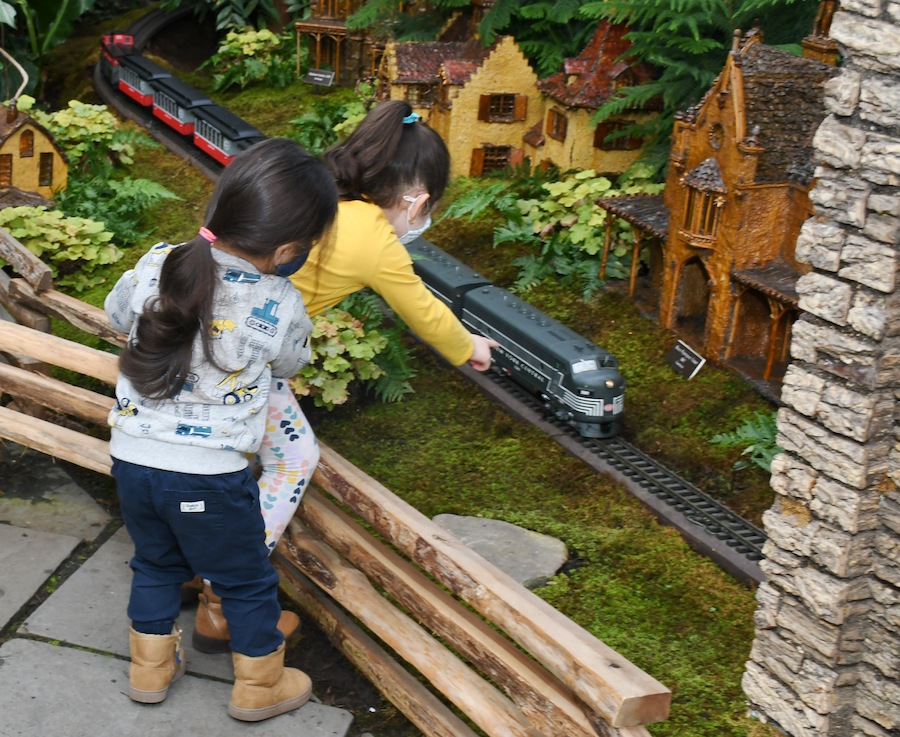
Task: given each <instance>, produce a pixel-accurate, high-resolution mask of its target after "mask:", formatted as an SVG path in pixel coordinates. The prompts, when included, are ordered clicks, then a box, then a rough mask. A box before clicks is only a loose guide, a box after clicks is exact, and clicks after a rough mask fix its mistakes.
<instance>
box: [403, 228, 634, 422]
mask: <svg viewBox="0 0 900 737" xmlns="http://www.w3.org/2000/svg"><path fill="white" fill-rule="evenodd" d="M407 248H408V249H409V251H410V254H411V255H412V258H413V267H414V268H415V270H416V273H417V274H419V276H421V277H422V281H424V282H425V284H426V285H428V288H429V289H430V290H431V291H432V292H433V293H434V294H435V295H436V296H437V297H438V298H439V299H440V300H441V301H442V302H444V304H446V305H447V306H448V307H449V308H450V309H451V310H452V311H453V313H454V314H455V315H456V316H457V317H458V318H459V319H460V320H461V321H462V323H463V324H464V325H465V326H466V327H468V328H469V330H471V331H472V332H474V333H478V334H480V335H484V336H486V337H488V338H493V339H494V340H496V341H497V343H499V345H500V347H499V348H498V349H496V350H495V351H494V356H493V358H494V369H495V370H496V371H498V372H500V373H502V374H504V375H506V376H509V377H510V378H511V379H513V380H514V381H515V382H516V383H517V384H519V385H520V386H522V387H524V388H525V389H528V390H529V391H530V392H532V393H533V394H535V395H536V396H538V397H540V399H541V401H542V402H543V403H544V407H545V409H547V410H548V411H549V412H551V413H552V414H554V415H556V417H558V418H559V419H561V420H563V421H565V422H567V423H569V424H570V425H572V426H573V427H574V428H575V429H576V430H577V432H578V433H579V434H580V435H582V436H583V437H588V438H608V437H612V436H613V435H616V434H618V432H619V431H620V430H621V423H622V412H623V409H624V402H625V380H624V379H623V378H622V375H621V374H620V373H619V369H618V365H617V362H616V359H615V357H614V356H613V355H612V354H611V353H609V352H608V351H605V350H603V349H602V348H599V347H598V346H596V345H595V344H593V343H591V342H590V341H588V340H587V339H586V338H583V337H582V336H580V335H578V334H577V333H576V332H574V331H573V330H571V329H570V328H568V327H566V326H565V325H563V324H562V323H561V322H558V321H557V320H554V319H553V318H551V317H549V316H548V315H546V314H544V313H543V312H540V311H538V310H536V309H535V308H534V307H532V306H531V305H529V304H528V303H527V302H524V301H522V300H521V299H519V298H518V297H516V296H515V295H514V294H511V293H510V292H508V291H507V290H505V289H501V288H500V287H498V286H496V285H494V284H492V283H491V282H490V281H489V280H488V279H485V278H484V277H483V276H481V275H480V274H478V273H477V272H476V271H473V270H472V269H470V268H469V267H468V266H466V265H465V264H463V263H462V262H461V261H458V260H457V259H455V258H453V257H452V256H450V255H449V254H447V253H446V252H444V251H442V250H441V249H439V248H438V247H437V246H435V245H433V244H431V243H429V242H428V241H426V240H425V239H424V238H418V239H417V240H415V241H413V242H412V243H411V244H409V246H407Z"/></svg>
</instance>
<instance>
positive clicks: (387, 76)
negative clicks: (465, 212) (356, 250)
mask: <svg viewBox="0 0 900 737" xmlns="http://www.w3.org/2000/svg"><path fill="white" fill-rule="evenodd" d="M379 96H380V97H382V98H383V99H392V100H396V99H401V100H407V101H408V102H409V103H410V105H412V107H413V109H414V110H415V111H416V112H418V113H419V114H420V115H421V116H422V117H423V119H424V120H425V121H426V122H427V123H428V125H429V126H431V127H432V128H434V130H436V131H437V132H438V133H439V134H440V136H441V138H443V139H444V141H445V142H446V144H447V147H448V148H449V149H450V161H451V176H453V177H457V176H465V175H470V176H479V175H481V174H484V173H486V172H488V171H491V170H495V169H503V168H504V167H506V166H515V165H517V164H521V163H523V162H524V161H525V150H524V143H523V139H524V136H525V133H526V132H527V131H528V129H529V128H531V127H532V126H534V125H535V124H536V123H540V120H541V117H542V103H541V94H540V91H539V90H538V88H537V76H536V75H535V73H534V70H533V69H532V68H531V65H530V64H529V63H528V60H527V59H526V58H525V56H524V54H522V52H521V51H520V50H519V47H518V45H517V44H516V42H515V40H514V39H513V38H512V37H511V36H504V37H502V38H500V39H498V40H497V41H496V42H495V43H494V44H492V45H491V46H490V47H489V48H484V47H483V46H481V44H480V43H479V42H478V41H477V40H471V41H458V42H421V43H417V42H408V43H393V42H391V43H388V44H387V45H386V47H385V51H384V57H383V58H382V62H381V68H380V71H379Z"/></svg>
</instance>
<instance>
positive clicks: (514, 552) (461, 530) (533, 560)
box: [434, 514, 569, 588]
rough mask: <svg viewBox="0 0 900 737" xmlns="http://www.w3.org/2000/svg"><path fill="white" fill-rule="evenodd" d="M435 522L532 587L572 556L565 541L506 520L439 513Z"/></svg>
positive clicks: (517, 579)
mask: <svg viewBox="0 0 900 737" xmlns="http://www.w3.org/2000/svg"><path fill="white" fill-rule="evenodd" d="M434 522H435V524H438V525H440V526H441V527H443V528H444V529H445V530H447V531H448V532H451V533H453V534H454V535H455V536H456V537H457V538H458V539H459V541H460V542H461V543H463V544H464V545H466V546H467V547H469V548H471V549H472V550H474V551H475V552H476V553H478V554H479V555H480V556H481V557H482V558H484V559H485V560H487V561H489V562H490V563H493V564H494V565H495V566H497V568H499V569H500V570H501V571H503V572H504V573H506V574H508V575H509V576H511V577H512V578H514V579H515V580H516V581H518V582H519V583H521V584H522V585H523V586H527V587H528V588H536V587H537V586H542V585H543V584H544V583H546V581H547V579H548V578H549V577H550V576H553V575H554V574H555V573H557V571H559V569H560V568H562V566H563V565H564V564H565V562H566V561H567V560H568V559H569V551H568V549H567V548H566V545H565V543H564V542H562V541H561V540H557V539H556V538H555V537H550V536H549V535H542V534H541V533H539V532H534V531H533V530H526V529H524V528H522V527H518V526H517V525H513V524H510V523H509V522H504V521H502V520H495V519H483V518H481V517H464V516H460V515H456V514H439V515H437V516H436V517H434Z"/></svg>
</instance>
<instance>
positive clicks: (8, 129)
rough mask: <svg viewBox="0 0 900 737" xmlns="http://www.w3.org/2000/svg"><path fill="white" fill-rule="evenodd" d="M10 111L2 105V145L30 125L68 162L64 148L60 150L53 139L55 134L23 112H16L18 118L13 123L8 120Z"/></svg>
mask: <svg viewBox="0 0 900 737" xmlns="http://www.w3.org/2000/svg"><path fill="white" fill-rule="evenodd" d="M8 110H9V108H8V107H6V106H5V105H0V143H3V141H5V140H6V139H7V138H9V137H10V136H11V135H12V134H13V133H15V132H16V131H17V130H19V129H20V128H22V127H23V126H25V125H26V124H30V125H32V126H34V127H35V128H37V129H38V130H39V131H40V132H41V133H43V134H44V135H45V136H46V137H47V139H48V140H49V141H50V142H51V143H52V144H53V147H54V148H55V149H56V150H57V152H58V153H59V155H60V156H62V158H63V161H67V158H66V155H65V153H64V152H63V150H62V148H60V146H59V144H58V143H57V142H56V139H55V138H54V137H53V134H52V133H51V132H50V131H48V130H47V129H46V128H45V127H44V126H42V125H41V124H40V123H38V122H37V121H36V120H35V119H34V118H32V117H31V116H30V115H26V114H25V113H23V112H22V111H21V110H17V111H16V117H15V118H14V119H13V120H12V121H10V120H7V118H8V115H7V111H8Z"/></svg>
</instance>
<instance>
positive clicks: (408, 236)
mask: <svg viewBox="0 0 900 737" xmlns="http://www.w3.org/2000/svg"><path fill="white" fill-rule="evenodd" d="M421 196H422V195H419V197H421ZM419 197H410V196H409V195H403V199H404V200H406V201H407V202H409V203H411V204H410V206H409V209H407V211H406V225H407V228H408V229H407V231H406V232H405V233H404V234H403V235H401V236H397V237H398V238H399V239H400V242H401V243H402V244H403V245H404V246H405V245H407V244H408V243H412V242H413V241H414V240H415V239H416V238H418V237H420V236H421V235H422V234H423V233H424V232H425V231H426V230H428V229H429V228H430V227H431V215H430V214H429V215H426V216H425V222H424V223H423V224H422V227H421V228H412V227H410V222H409V211H410V210H412V208H413V205H415V204H416V201H417V200H418V199H419Z"/></svg>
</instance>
